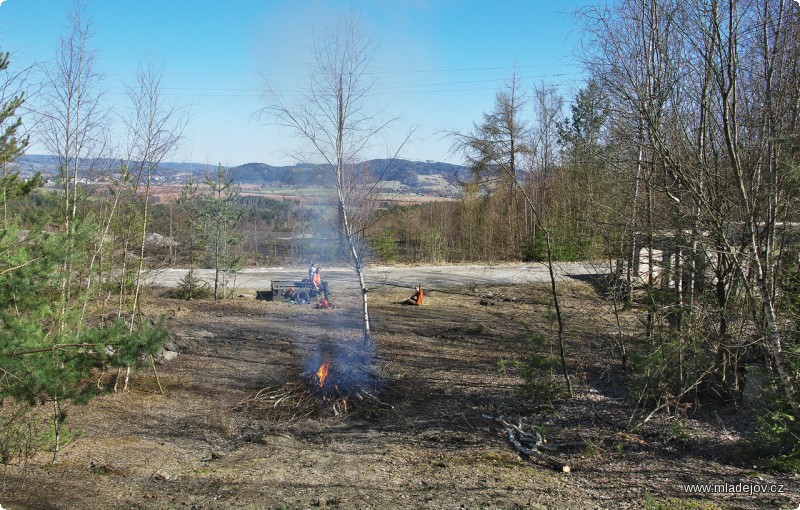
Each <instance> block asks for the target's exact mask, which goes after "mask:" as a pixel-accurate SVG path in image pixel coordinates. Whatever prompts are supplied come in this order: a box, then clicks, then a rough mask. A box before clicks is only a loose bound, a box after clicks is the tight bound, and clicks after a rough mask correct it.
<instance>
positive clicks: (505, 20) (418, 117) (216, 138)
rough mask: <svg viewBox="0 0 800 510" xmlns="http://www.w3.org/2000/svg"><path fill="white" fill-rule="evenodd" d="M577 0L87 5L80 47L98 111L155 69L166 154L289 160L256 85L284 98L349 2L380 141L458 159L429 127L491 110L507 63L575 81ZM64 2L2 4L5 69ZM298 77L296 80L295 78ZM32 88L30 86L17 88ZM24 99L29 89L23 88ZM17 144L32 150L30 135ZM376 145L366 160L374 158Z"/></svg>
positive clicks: (43, 45)
mask: <svg viewBox="0 0 800 510" xmlns="http://www.w3.org/2000/svg"><path fill="white" fill-rule="evenodd" d="M587 3H590V0H561V1H558V2H552V1H539V0H529V1H524V0H518V1H510V0H493V1H491V2H490V1H488V0H482V1H479V0H395V1H389V0H384V1H379V0H363V1H361V2H359V3H355V4H354V3H353V2H337V1H333V0H328V1H322V0H294V1H278V0H229V1H225V2H223V1H212V0H192V1H188V0H169V1H164V0H93V1H90V2H88V4H87V8H86V11H85V14H86V15H88V17H89V18H90V19H91V20H92V26H93V31H94V36H93V38H92V40H91V45H92V47H93V48H94V49H95V51H96V53H97V56H98V67H99V69H100V70H101V71H102V72H103V73H104V75H105V80H104V82H103V87H104V88H105V89H106V90H107V94H106V96H105V98H106V101H107V102H108V104H109V106H110V107H111V108H112V109H113V110H114V111H122V110H123V106H122V105H123V104H124V101H125V99H126V98H125V94H124V90H125V89H124V84H125V83H133V79H134V77H135V74H136V70H137V67H138V66H139V64H140V62H141V61H142V60H143V59H144V58H146V57H148V56H149V57H150V58H152V59H153V60H154V61H155V62H157V63H160V64H162V65H163V81H162V84H163V87H164V92H165V94H166V95H167V99H168V100H169V101H171V102H173V103H174V104H175V105H178V106H184V105H186V106H188V107H189V108H190V110H191V112H192V117H191V122H190V124H189V127H188V130H187V132H186V139H185V141H184V142H183V143H182V145H181V147H180V149H179V152H178V153H177V154H176V155H175V156H174V157H172V158H170V159H172V160H178V161H180V160H183V161H195V162H201V163H211V164H216V163H222V164H223V165H226V166H234V165H238V164H242V163H246V162H251V161H259V162H264V163H271V164H286V163H292V160H291V159H290V158H289V157H288V156H286V153H287V152H291V151H293V150H294V149H295V148H297V144H298V143H299V142H298V140H297V139H296V138H295V137H294V136H293V135H292V133H291V132H288V131H284V130H281V129H279V128H277V127H275V126H267V125H264V124H263V123H262V122H259V121H258V120H257V119H256V118H254V114H255V113H256V112H257V111H258V110H259V109H260V108H261V107H263V106H264V105H265V103H264V102H263V99H262V93H263V90H264V85H263V83H264V80H265V79H268V80H269V81H270V82H271V83H273V84H274V85H275V86H276V87H277V88H278V89H280V90H282V91H285V92H286V93H287V94H289V95H290V94H291V93H292V91H293V90H295V88H296V87H297V86H298V85H301V80H303V74H304V73H305V72H306V70H307V68H308V67H307V65H308V63H309V61H310V54H309V53H310V52H309V49H310V46H311V43H312V40H313V37H314V34H315V33H316V34H319V33H321V32H324V31H325V30H326V29H327V28H329V27H330V26H331V24H332V23H335V20H336V17H337V15H338V14H339V12H347V11H349V10H350V8H351V7H352V6H354V5H355V7H356V8H357V10H358V11H359V12H360V14H361V17H362V20H363V23H364V26H365V28H366V30H367V31H368V32H370V33H371V34H373V35H375V36H377V38H378V39H379V41H380V48H379V50H378V53H377V55H376V59H375V61H374V66H373V67H374V71H375V72H376V73H377V74H376V76H377V83H376V88H375V90H374V92H375V95H374V101H375V105H376V108H378V107H381V108H385V110H386V112H387V114H389V115H391V116H392V117H395V116H396V117H399V118H400V120H399V121H398V122H397V123H395V125H394V133H396V135H395V136H394V137H393V139H392V138H390V140H389V142H388V143H389V145H391V144H392V143H397V142H396V141H397V140H398V139H400V138H402V137H403V135H405V134H406V133H407V132H408V130H409V129H410V128H414V129H415V138H414V140H413V141H412V143H411V144H409V145H408V146H406V148H405V149H404V150H403V151H402V154H401V156H403V157H405V158H408V159H420V160H428V159H430V160H437V161H448V162H452V163H460V162H461V161H460V158H459V157H458V156H457V155H451V154H449V147H450V142H449V140H447V139H442V137H441V135H440V133H441V132H443V131H448V130H465V129H468V128H469V127H470V126H471V125H472V123H473V122H475V121H479V120H480V118H481V114H482V112H484V111H486V110H488V109H490V108H491V107H492V103H493V98H494V94H495V92H496V91H497V90H499V89H500V88H502V86H503V82H504V80H505V79H506V78H507V77H508V76H509V74H510V73H511V72H512V70H514V69H515V68H516V70H517V73H518V75H520V76H521V77H522V78H523V82H524V83H525V85H527V86H528V87H532V86H533V85H534V84H535V83H539V82H540V81H544V82H545V83H555V84H559V85H561V87H562V90H563V93H564V94H565V96H566V97H567V98H569V97H570V96H571V95H573V94H574V92H575V90H576V89H577V88H578V87H580V86H581V85H582V76H583V75H582V74H581V71H580V69H579V67H578V66H577V65H576V63H575V55H574V50H575V47H576V45H577V39H578V34H577V29H576V27H575V23H574V21H573V18H572V17H571V16H570V13H571V12H572V11H574V10H575V9H576V8H579V7H581V6H583V5H585V4H587ZM71 4H72V0H5V1H4V2H2V4H0V49H2V50H3V51H10V52H11V54H12V57H11V58H12V61H11V64H12V66H19V67H20V68H21V67H27V66H29V65H32V64H33V63H37V62H45V61H47V60H49V59H51V58H52V56H53V54H54V52H55V47H56V44H57V42H58V38H59V37H60V36H61V35H62V34H64V33H65V32H66V31H67V30H68V29H69V26H68V19H67V12H68V11H69V9H70V5H71ZM303 82H304V80H303ZM31 88H32V87H31ZM31 101H35V97H31ZM33 142H34V145H33V146H32V147H31V149H30V150H29V152H31V153H38V152H42V149H41V146H40V145H38V144H37V143H36V139H35V133H34V138H33ZM385 152H386V150H385V149H381V150H380V151H378V152H376V153H375V154H369V155H366V156H369V157H375V156H377V157H380V156H383V155H384V154H385Z"/></svg>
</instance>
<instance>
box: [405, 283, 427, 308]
mask: <svg viewBox="0 0 800 510" xmlns="http://www.w3.org/2000/svg"><path fill="white" fill-rule="evenodd" d="M422 296H423V292H422V287H421V286H420V285H417V286H416V287H414V295H413V296H411V297H410V298H408V299H406V300H405V301H403V303H404V304H407V305H417V306H419V305H421V304H422Z"/></svg>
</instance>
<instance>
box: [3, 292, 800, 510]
mask: <svg viewBox="0 0 800 510" xmlns="http://www.w3.org/2000/svg"><path fill="white" fill-rule="evenodd" d="M561 292H562V293H563V299H564V308H565V314H566V321H567V330H566V339H567V356H568V360H569V365H570V367H571V369H572V370H573V373H574V374H575V385H576V390H575V396H574V398H572V399H559V398H556V399H549V398H547V393H546V392H543V391H542V388H539V391H538V395H539V396H538V397H537V398H531V397H528V396H525V395H523V394H522V393H520V391H519V388H520V383H521V381H522V379H521V377H520V368H519V366H518V365H517V364H515V363H514V362H515V361H522V360H525V359H526V356H527V355H528V353H529V352H531V351H532V350H537V349H538V350H540V351H541V349H542V347H541V346H536V345H535V343H534V342H532V341H531V338H532V336H537V335H538V336H542V335H548V334H551V332H552V328H553V324H552V321H551V317H552V312H551V310H550V306H549V299H548V295H547V287H546V286H545V285H541V284H536V285H535V286H532V285H526V286H504V287H479V286H470V287H452V288H442V287H440V288H439V289H438V291H435V292H430V293H428V294H427V295H426V301H425V302H424V304H423V306H421V307H415V306H403V305H400V304H398V302H399V301H401V300H403V299H405V298H407V297H408V296H409V295H410V292H409V290H408V289H405V288H400V287H395V286H384V287H380V288H377V289H375V290H374V291H373V292H372V293H371V294H370V297H371V300H372V314H373V318H374V329H375V347H374V351H372V352H370V353H368V354H369V356H371V358H370V361H369V366H370V371H371V373H373V374H378V375H379V376H380V380H381V381H382V382H383V384H384V385H383V386H382V387H381V388H380V390H379V393H378V394H377V395H374V397H375V399H374V400H373V399H365V400H364V401H363V402H361V403H360V405H356V403H355V402H354V403H353V404H352V406H353V407H351V408H349V409H348V412H347V413H340V414H339V415H338V416H336V415H335V414H334V412H333V410H332V409H331V408H330V407H329V406H325V405H323V404H320V406H319V408H315V407H314V406H312V407H311V408H309V407H308V405H307V401H301V400H302V399H301V398H300V396H299V395H300V394H301V393H302V392H303V391H304V389H305V388H312V386H313V383H312V381H311V380H310V379H309V373H311V372H313V371H314V370H316V368H317V367H316V364H318V360H319V357H320V352H321V351H320V349H321V348H322V347H326V348H331V347H333V348H336V349H339V350H341V351H342V352H348V353H352V352H360V351H359V347H360V337H359V324H360V322H359V321H360V317H359V299H358V295H357V293H356V292H354V291H347V292H339V293H338V294H336V293H334V294H333V296H332V299H333V300H334V301H335V302H336V303H337V304H338V305H339V307H338V308H337V309H333V310H318V309H314V308H313V307H312V306H311V305H308V304H306V305H298V304H291V303H288V302H283V301H274V302H266V301H256V300H255V299H253V298H252V297H240V298H236V299H233V300H229V301H225V302H221V303H213V302H207V301H206V302H197V301H193V302H186V301H175V300H169V299H166V298H163V297H158V296H156V295H152V296H149V298H148V299H147V301H146V304H145V312H146V313H148V314H150V315H156V314H165V315H166V316H167V318H168V319H167V325H168V327H169V329H170V332H171V335H172V340H171V343H172V344H173V345H171V347H173V348H174V349H175V350H177V351H178V353H179V354H178V357H177V358H176V359H174V360H170V361H162V362H161V363H160V364H159V365H158V372H159V375H160V380H161V383H162V384H163V386H164V388H165V392H166V393H165V395H160V394H159V393H158V392H157V386H156V381H155V377H154V376H153V374H152V372H149V371H147V370H142V371H141V372H139V373H137V374H136V375H135V376H134V377H133V378H132V380H131V385H130V390H129V391H128V392H126V393H119V394H110V395H107V396H104V397H101V398H98V399H96V400H94V401H92V402H91V403H89V404H88V405H86V406H74V407H71V408H70V409H69V417H68V422H69V425H70V426H71V427H72V429H73V430H75V431H76V432H77V433H78V434H77V437H76V438H75V439H74V440H72V441H71V442H70V443H69V444H67V445H66V446H65V447H64V448H63V451H62V453H61V456H60V459H59V462H58V463H57V464H56V465H54V466H50V465H49V462H48V461H47V460H48V459H47V458H46V456H45V455H44V454H43V455H42V456H41V457H39V458H37V459H36V462H35V463H34V464H33V465H32V466H30V467H29V469H28V471H27V473H26V474H25V476H24V477H23V476H22V474H21V473H19V472H18V471H17V470H15V469H14V468H12V469H10V470H9V471H8V472H7V474H6V489H5V491H4V492H2V493H0V505H2V507H3V508H5V509H13V510H17V509H28V508H30V509H48V508H53V509H56V508H58V509H87V510H92V509H108V508H119V509H135V508H153V509H174V508H187V509H227V508H244V509H262V508H276V509H277V508H321V507H331V508H343V509H344V508H381V509H382V508H437V509H438V508H445V509H448V508H557V509H591V508H652V509H656V508H676V509H677V508H696V509H717V508H741V509H745V508H765V509H767V508H769V509H777V508H786V509H795V508H797V506H798V504H799V503H800V481H799V480H798V479H797V477H787V476H779V475H774V474H770V473H763V472H758V471H756V470H754V469H753V468H752V466H746V465H743V463H742V461H741V456H738V457H737V455H736V452H737V451H738V446H737V442H738V441H739V440H740V439H741V435H740V433H739V432H737V430H736V429H735V428H733V427H731V425H730V423H736V422H737V420H739V418H740V417H738V416H734V415H731V416H720V415H719V413H716V417H714V418H713V419H712V418H710V417H708V416H701V415H700V414H698V415H691V414H690V415H689V416H688V417H687V418H685V419H683V420H681V421H680V422H679V425H680V427H679V428H676V426H675V425H676V423H678V422H676V421H675V419H673V418H669V417H659V418H658V419H656V420H653V421H652V422H650V423H648V425H647V426H645V427H644V428H642V429H641V430H640V431H639V432H638V433H636V434H633V433H629V432H625V430H624V424H625V423H626V422H627V420H628V417H629V416H630V414H631V412H632V410H631V408H630V406H629V405H628V404H627V400H626V399H625V394H624V391H623V387H622V386H621V385H620V384H618V380H619V374H618V372H617V370H618V368H617V363H616V362H615V361H614V358H613V355H612V354H611V351H610V349H609V348H608V345H607V340H608V338H610V335H611V334H612V333H613V327H612V323H611V316H610V307H609V305H608V304H607V303H606V302H604V301H603V300H602V298H601V297H599V296H598V295H597V293H596V292H595V291H594V289H593V288H592V287H591V286H589V285H587V284H585V283H580V282H572V283H565V284H562V285H561ZM624 319H625V320H628V321H636V320H637V317H636V315H635V313H633V312H631V313H630V315H628V316H626V317H624ZM545 349H546V348H545ZM359 359H363V358H359ZM262 390H263V391H262ZM309 391H311V390H310V389H309ZM259 392H261V393H259ZM269 395H273V396H275V395H277V396H280V395H283V396H285V397H286V398H285V399H284V400H283V401H280V402H279V401H278V397H275V398H273V399H272V400H269V399H268V398H267V396H269ZM379 401H380V402H379ZM304 402H305V403H304ZM500 415H504V416H507V417H516V416H518V415H521V416H526V417H529V418H530V419H531V421H532V423H535V424H537V425H538V426H539V430H540V431H542V432H543V433H544V435H545V437H546V438H547V439H548V441H549V442H550V443H551V444H553V443H571V444H573V446H567V447H564V448H561V449H559V450H558V451H557V452H554V453H552V455H553V457H554V458H555V459H557V460H558V462H559V463H560V464H565V465H569V466H570V468H571V471H570V472H569V473H563V472H561V471H560V470H556V469H553V468H552V467H551V466H550V465H548V464H547V463H545V462H543V461H541V460H540V459H537V458H534V459H530V460H526V459H522V458H520V456H519V455H518V454H517V453H516V451H515V450H514V449H513V448H512V447H511V446H510V445H509V443H508V442H507V440H506V437H505V435H504V433H503V432H502V430H501V429H500V428H498V426H497V425H496V424H495V423H494V422H493V421H492V420H490V419H487V418H486V417H485V416H491V417H497V416H500ZM684 483H710V484H724V483H728V484H737V483H745V484H751V485H752V484H773V483H774V484H783V490H784V492H783V493H781V494H758V495H750V496H748V495H745V494H708V493H706V494H700V495H691V496H690V495H687V494H686V493H685V492H684V491H683V489H682V485H681V484H684Z"/></svg>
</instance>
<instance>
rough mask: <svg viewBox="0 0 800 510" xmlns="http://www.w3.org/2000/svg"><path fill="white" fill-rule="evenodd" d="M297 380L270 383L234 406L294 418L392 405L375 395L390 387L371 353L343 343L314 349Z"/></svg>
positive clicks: (277, 417)
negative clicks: (251, 396)
mask: <svg viewBox="0 0 800 510" xmlns="http://www.w3.org/2000/svg"><path fill="white" fill-rule="evenodd" d="M304 365H305V367H304V368H305V369H304V370H303V371H302V372H301V373H300V375H299V377H298V379H297V380H294V381H289V382H286V383H284V384H280V385H276V386H271V387H268V388H264V389H262V390H261V391H259V392H258V393H257V394H256V395H255V396H254V397H253V398H251V399H248V400H246V401H244V402H242V403H241V404H240V405H239V406H237V407H247V408H248V409H249V410H250V411H256V412H258V413H259V414H266V415H267V416H269V417H270V418H273V419H278V420H288V421H294V420H297V419H300V418H304V417H307V416H312V415H315V414H317V415H326V414H328V415H330V414H332V415H334V416H341V415H344V414H347V413H350V412H353V411H355V410H356V409H360V408H363V407H365V406H379V407H384V408H389V409H394V407H393V406H392V405H391V404H389V403H387V402H385V401H383V400H381V398H379V396H378V395H380V394H381V392H386V391H387V390H389V388H388V386H387V384H386V381H385V379H384V378H382V377H381V376H380V372H381V368H380V367H379V366H378V365H377V364H376V363H375V361H374V359H373V357H372V355H371V354H370V353H366V352H364V350H363V349H359V350H353V349H349V348H347V347H346V346H344V347H343V346H342V345H324V346H321V347H319V348H317V349H315V350H314V351H313V352H312V353H311V355H310V356H308V359H307V360H306V362H305V363H304Z"/></svg>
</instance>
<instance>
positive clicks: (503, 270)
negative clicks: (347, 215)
mask: <svg viewBox="0 0 800 510" xmlns="http://www.w3.org/2000/svg"><path fill="white" fill-rule="evenodd" d="M554 269H555V271H556V277H557V278H558V279H560V280H569V279H581V278H585V277H587V276H591V275H596V274H602V273H604V272H607V271H608V268H607V267H606V266H604V265H602V264H600V263H591V262H569V263H562V264H556V265H555V267H554ZM186 273H187V270H186V269H159V270H151V271H148V272H147V273H146V277H145V278H146V279H145V283H146V284H147V285H149V286H151V287H163V288H174V287H176V286H177V284H178V282H179V281H180V279H181V278H183V277H184V275H185V274H186ZM195 274H196V275H197V276H198V277H199V278H201V279H202V280H204V281H206V282H208V283H213V281H214V270H213V269H198V270H195ZM305 274H306V268H304V267H261V268H246V269H242V270H241V271H239V272H237V273H236V274H235V276H230V277H229V279H228V284H229V286H230V285H232V286H234V287H236V288H237V289H242V290H244V289H247V290H267V289H270V288H271V287H270V284H271V283H270V282H272V281H273V280H284V281H285V280H299V279H302V278H303V277H305ZM364 275H365V277H366V279H367V284H368V285H369V286H373V287H374V286H376V285H389V286H398V287H409V288H412V287H414V285H416V284H417V283H421V284H422V285H423V287H424V288H428V289H436V288H437V287H444V286H452V285H502V284H511V283H538V282H546V281H549V275H548V270H547V264H542V263H515V264H498V265H479V264H470V265H439V266H370V267H368V268H367V269H365V270H364ZM322 277H323V279H325V280H328V281H329V282H330V285H331V286H333V287H334V288H341V289H347V288H356V287H357V286H358V282H357V280H356V279H355V275H354V273H353V271H352V270H351V269H349V268H347V267H343V266H339V267H330V268H328V267H325V266H324V265H323V266H322Z"/></svg>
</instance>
